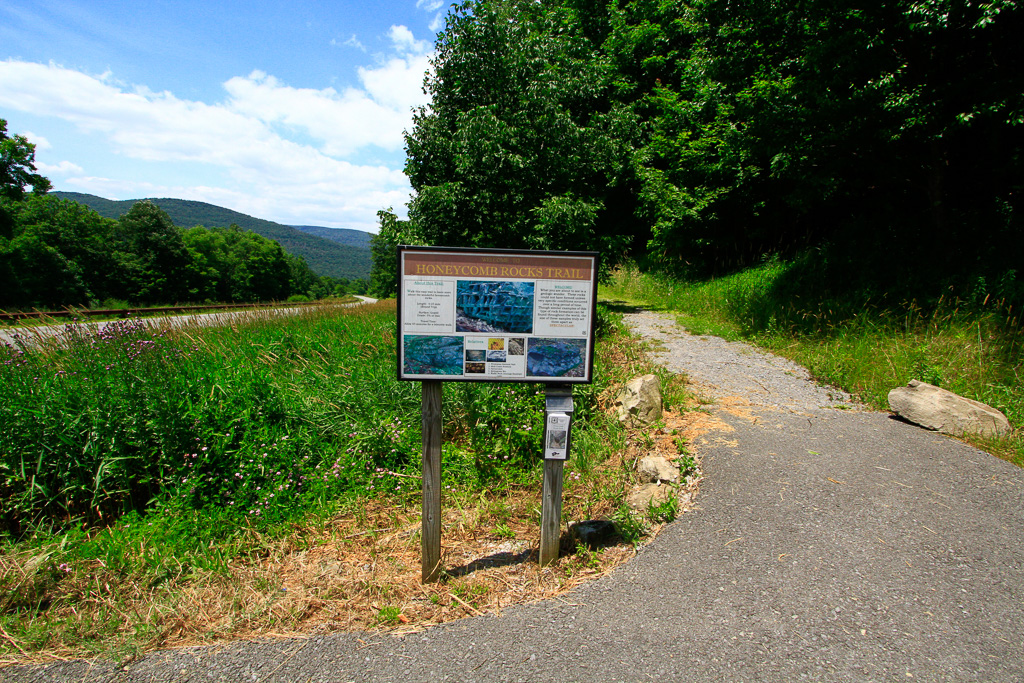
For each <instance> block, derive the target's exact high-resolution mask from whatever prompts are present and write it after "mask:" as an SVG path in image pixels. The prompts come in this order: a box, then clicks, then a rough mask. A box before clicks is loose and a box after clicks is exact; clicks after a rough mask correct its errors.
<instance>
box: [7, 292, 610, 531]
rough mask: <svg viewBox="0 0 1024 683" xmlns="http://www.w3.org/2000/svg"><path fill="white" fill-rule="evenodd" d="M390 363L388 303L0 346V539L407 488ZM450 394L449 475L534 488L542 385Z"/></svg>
mask: <svg viewBox="0 0 1024 683" xmlns="http://www.w3.org/2000/svg"><path fill="white" fill-rule="evenodd" d="M394 357H395V353H394V311H393V308H392V307H390V306H389V305H387V304H380V305H377V306H375V307H372V308H370V309H360V310H358V311H353V310H348V309H337V310H335V311H333V312H330V313H324V312H311V313H307V314H304V315H301V316H296V317H293V318H289V319H268V318H261V317H257V316H254V317H253V318H252V319H251V320H250V321H249V322H247V323H243V324H238V325H234V326H232V327H230V328H208V329H202V328H195V327H193V328H189V329H178V330H155V329H153V328H151V327H148V326H147V325H145V324H144V323H142V322H141V321H127V322H119V323H116V324H113V325H110V326H108V327H106V328H105V329H104V330H103V331H101V332H99V333H94V332H90V331H86V330H84V329H83V328H78V327H74V326H68V327H66V328H65V330H64V333H63V334H62V335H61V336H60V337H58V338H55V339H52V340H43V341H42V342H41V343H29V340H24V341H22V342H21V343H20V344H18V345H16V346H6V347H3V348H0V395H2V396H3V397H4V400H3V402H2V404H0V424H3V425H4V429H3V430H0V472H2V476H3V478H2V480H0V500H2V501H3V510H2V512H0V525H2V531H3V532H6V533H7V534H10V535H12V536H14V537H18V536H21V535H23V534H25V533H27V532H29V531H31V530H33V529H37V528H39V527H40V526H50V527H54V528H71V527H74V526H84V527H89V526H93V525H96V524H98V523H104V522H109V521H112V520H114V519H116V518H118V517H120V516H121V515H124V514H127V513H129V512H136V513H140V514H141V513H145V512H147V511H152V510H154V509H163V508H167V509H174V510H176V511H178V512H182V513H184V512H187V511H195V510H207V509H210V510H216V511H218V514H223V513H224V511H227V512H228V513H233V514H234V516H236V517H237V518H239V519H245V520H247V523H255V524H262V523H272V522H275V521H283V520H285V519H287V518H288V517H290V516H292V515H294V514H295V511H296V510H307V509H308V508H310V507H311V506H312V507H314V508H316V507H322V508H329V507H330V506H331V502H332V501H334V500H336V499H337V498H338V497H339V496H343V495H345V494H346V493H347V492H353V491H358V492H359V493H360V494H362V495H365V494H367V493H373V492H377V491H384V492H400V491H402V490H407V489H409V488H410V487H412V486H414V485H415V484H416V482H415V479H414V478H412V475H413V474H417V473H418V468H419V451H420V442H419V439H420V436H419V409H420V397H419V386H418V384H414V383H407V382H398V381H396V380H395V360H394ZM446 393H447V394H448V396H449V398H448V400H447V401H446V408H445V411H446V413H445V414H446V430H447V432H448V434H449V437H459V438H462V439H463V440H464V441H466V442H467V444H468V445H469V448H468V449H463V450H462V451H460V452H462V453H464V454H465V456H464V458H463V459H462V460H461V461H455V462H452V463H451V467H450V468H449V470H450V473H451V476H456V477H459V478H460V479H461V480H463V481H473V482H477V481H481V482H486V481H489V480H492V479H495V478H502V479H503V480H509V479H512V480H516V479H521V478H523V477H524V476H535V475H533V474H530V472H531V471H532V470H533V469H535V468H534V461H535V455H536V453H537V452H539V442H540V434H539V433H538V429H537V425H539V424H541V421H540V419H539V415H540V411H541V409H542V397H540V396H539V395H538V390H537V389H536V387H532V386H529V387H527V386H522V385H520V386H511V387H500V386H495V385H465V384H464V385H458V386H454V387H453V386H451V385H449V388H448V390H447V392H446ZM591 395H592V393H591ZM586 403H587V402H584V404H585V405H584V410H583V411H582V417H583V419H584V421H585V420H586V419H587V416H588V414H589V406H588V405H587V404H586ZM591 403H592V402H591ZM402 475H408V476H402Z"/></svg>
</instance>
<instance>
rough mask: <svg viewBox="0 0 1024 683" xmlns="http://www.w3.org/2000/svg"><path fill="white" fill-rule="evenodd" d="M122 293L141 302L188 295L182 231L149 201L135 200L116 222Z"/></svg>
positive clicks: (183, 298) (185, 255)
mask: <svg viewBox="0 0 1024 683" xmlns="http://www.w3.org/2000/svg"><path fill="white" fill-rule="evenodd" d="M116 234H117V238H118V242H119V245H118V246H119V250H118V251H117V257H118V258H117V260H118V261H119V270H120V272H119V273H118V275H119V279H120V287H121V288H122V289H121V297H120V298H124V299H127V300H130V301H137V302H141V303H147V304H153V303H174V302H177V301H183V300H186V299H188V279H189V278H188V276H189V272H188V271H189V266H190V261H191V259H190V258H189V253H188V250H187V249H186V248H185V243H184V240H183V238H182V232H181V230H179V229H178V228H177V227H175V225H174V223H172V222H171V219H170V217H169V216H168V215H167V214H166V213H165V212H164V211H163V210H162V209H161V208H160V207H158V206H157V205H156V204H153V203H152V202H137V203H136V204H134V205H133V206H132V208H131V209H129V210H128V213H126V214H125V215H123V216H121V218H120V219H119V220H118V225H117V232H116Z"/></svg>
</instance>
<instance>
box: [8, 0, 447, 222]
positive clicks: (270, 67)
mask: <svg viewBox="0 0 1024 683" xmlns="http://www.w3.org/2000/svg"><path fill="white" fill-rule="evenodd" d="M448 7H449V4H448V3H447V2H442V1H441V0H418V1H417V0H383V1H382V0H378V1H377V2H372V1H370V2H365V1H364V2H347V1H344V2H337V1H336V2H310V1H306V0H292V1H291V2H287V3H285V2H281V3H276V2H263V3H261V2H252V1H250V2H234V1H233V0H229V1H221V2H209V0H207V1H206V2H192V1H191V0H185V1H182V0H173V1H167V0H147V1H146V2H138V0H135V1H133V2H121V1H120V0H115V1H105V2H100V1H98V0H97V1H95V2H83V1H79V0H72V1H65V0H47V1H46V2H30V1H26V0H4V2H2V3H0V118H3V119H6V120H7V122H8V132H9V133H12V134H20V135H25V136H26V137H27V138H28V139H29V140H30V141H32V142H34V143H35V144H36V146H37V147H36V165H37V167H38V169H39V171H40V172H42V173H43V175H45V176H46V177H48V178H49V179H50V180H51V182H52V183H53V186H54V189H57V190H68V191H74V192H87V193H90V194H96V195H99V196H101V197H106V198H108V199H134V198H139V197H177V198H182V199H196V200H200V201H206V202H210V203H212V204H219V205H221V206H226V207H228V208H231V209H234V210H236V211H241V212H243V213H247V214H250V215H253V216H257V217H259V218H266V219H269V220H274V221H278V222H281V223H286V224H289V225H326V226H331V227H345V228H356V229H360V230H369V231H375V229H376V212H377V210H378V209H381V208H386V207H389V206H391V207H393V208H394V209H395V210H396V211H398V212H399V213H400V214H404V210H405V204H406V202H407V201H408V200H409V193H410V192H411V189H410V187H409V184H408V181H407V180H406V178H405V176H404V175H403V174H402V166H403V164H404V161H405V154H404V151H403V144H404V142H403V139H402V131H403V130H405V129H408V128H409V127H410V126H411V122H412V114H411V111H412V108H413V107H414V106H418V105H421V104H425V103H426V102H427V99H426V96H425V95H424V94H423V93H422V82H423V75H424V73H425V72H426V70H427V69H428V68H429V63H428V60H429V59H430V56H431V53H432V50H433V41H434V35H435V33H436V31H437V30H439V29H440V28H442V27H443V24H444V14H445V13H446V12H447V10H448Z"/></svg>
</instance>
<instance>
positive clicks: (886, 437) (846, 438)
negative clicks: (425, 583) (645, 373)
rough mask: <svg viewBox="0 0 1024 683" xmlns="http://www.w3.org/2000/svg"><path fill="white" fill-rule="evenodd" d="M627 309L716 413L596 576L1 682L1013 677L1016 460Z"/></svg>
mask: <svg viewBox="0 0 1024 683" xmlns="http://www.w3.org/2000/svg"><path fill="white" fill-rule="evenodd" d="M627 319H628V322H629V323H630V324H631V325H634V326H635V327H636V328H637V329H639V330H641V331H643V332H644V334H645V335H646V336H648V337H650V338H652V339H655V340H660V341H661V343H662V344H663V345H664V347H665V349H664V352H663V353H661V354H659V357H660V358H661V359H662V360H663V362H665V363H666V364H668V365H669V367H671V368H673V369H675V370H679V371H685V372H687V373H688V374H689V375H690V376H691V377H692V378H694V379H695V380H698V381H700V382H703V388H702V390H703V391H704V392H707V393H708V394H710V397H711V398H714V399H715V403H714V404H713V405H712V406H711V409H710V410H711V415H709V416H707V419H708V422H709V425H710V426H711V427H713V429H712V430H711V431H708V432H707V433H706V434H705V435H704V436H703V437H701V438H699V439H697V440H695V442H694V447H695V448H696V450H697V452H698V455H699V456H701V458H702V459H703V470H704V476H705V479H704V483H703V484H702V488H701V493H700V495H699V497H698V498H697V502H698V505H697V506H696V508H694V509H692V510H690V511H689V512H687V513H686V514H685V515H683V516H682V517H681V518H680V519H679V520H677V521H676V522H675V523H673V524H670V525H668V526H667V527H666V528H665V529H664V530H663V531H662V533H661V534H660V535H659V536H658V538H657V539H656V540H655V541H654V542H652V543H651V544H650V545H648V546H646V547H645V548H644V549H643V550H642V551H641V552H640V553H639V554H638V555H637V557H636V558H635V559H634V560H633V561H631V562H630V563H628V564H626V565H624V566H622V567H620V568H619V569H618V570H616V571H615V572H613V573H612V574H610V575H608V576H606V577H604V578H602V579H601V580H598V581H595V582H593V583H590V584H587V585H585V586H583V587H581V588H579V589H577V590H575V591H573V592H572V593H569V594H567V595H565V596H564V597H563V598H561V599H556V600H549V601H544V602H539V603H534V604H530V605H522V606H518V607H513V608H509V609H506V610H502V612H501V614H500V615H487V616H483V617H477V618H472V619H465V620H463V621H459V622H453V623H449V624H445V625H442V626H439V627H435V628H431V629H429V630H427V631H424V632H422V633H417V634H413V635H407V636H404V637H400V638H398V637H392V636H389V635H387V634H383V633H373V634H330V635H323V636H318V637H314V638H311V639H307V640H264V641H260V642H255V643H233V644H229V645H224V646H220V647H210V648H190V649H183V650H172V651H165V652H157V653H153V654H151V655H148V656H146V657H144V658H142V659H141V660H139V661H136V662H133V663H131V664H130V665H129V666H127V667H125V668H122V669H118V668H115V667H114V666H113V665H111V664H108V663H99V664H90V663H87V662H67V663H61V664H56V665H52V666H49V667H36V668H10V669H7V670H0V680H7V681H72V680H74V681H83V680H84V681H93V680H98V681H126V682H127V681H197V682H198V681H251V682H256V681H339V682H343V681H459V682H460V683H461V682H469V681H531V682H533V681H560V682H561V681H587V682H588V683H594V682H598V681H649V680H659V681H772V682H779V683H783V682H785V683H789V682H792V681H1007V682H1009V681H1014V682H1019V681H1021V680H1024V548H1022V543H1021V541H1022V539H1024V476H1022V471H1021V470H1020V469H1018V468H1016V467H1014V466H1013V465H1010V464H1009V463H1006V462H1004V461H1002V460H998V459H996V458H994V457H992V456H990V455H987V454H985V453H982V452H980V451H977V450H976V449H973V448H971V447H969V446H967V445H964V444H963V443H960V442H958V441H955V440H952V439H949V438H946V437H942V436H940V435H937V434H935V433H932V432H927V431H924V430H921V429H918V428H916V427H913V426H910V425H908V424H905V423H902V422H899V421H897V420H894V419H892V418H891V417H890V416H889V415H888V414H886V413H879V412H871V411H867V410H861V409H858V408H857V407H856V406H855V405H853V404H850V403H849V401H848V399H847V398H846V397H844V396H842V395H841V394H840V393H838V392H835V391H833V390H829V389H824V388H821V387H817V386H815V385H813V384H812V383H810V382H808V381H807V380H806V378H805V377H806V375H804V374H803V373H802V371H801V370H800V369H799V368H796V367H794V366H792V365H790V364H788V363H786V362H785V361H780V360H779V359H775V358H772V357H770V356H767V355H765V354H762V353H760V352H758V351H755V350H753V349H750V348H749V347H746V346H744V345H742V344H729V343H724V342H721V341H718V340H714V339H708V338H702V337H689V336H686V335H682V334H681V333H680V332H679V331H678V330H677V329H676V328H674V326H673V325H672V322H671V320H670V319H662V318H659V317H657V316H654V315H652V314H647V313H640V314H635V315H630V316H628V318H627ZM843 407H846V408H849V409H841V408H843Z"/></svg>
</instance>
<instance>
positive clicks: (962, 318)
mask: <svg viewBox="0 0 1024 683" xmlns="http://www.w3.org/2000/svg"><path fill="white" fill-rule="evenodd" d="M841 284H842V283H838V284H834V285H831V286H825V285H823V284H822V283H821V282H820V281H819V280H817V279H815V278H813V277H808V275H807V271H806V269H805V268H804V264H801V263H799V262H782V261H779V260H770V261H767V262H765V263H763V264H762V265H761V266H758V267H756V268H751V269H748V270H745V271H742V272H739V273H735V274H732V275H729V276H727V277H723V278H718V279H714V280H707V281H700V282H681V281H675V280H672V279H670V278H665V277H663V276H658V275H652V274H646V273H641V272H639V271H638V270H637V269H636V268H635V267H629V266H627V267H624V268H620V269H619V270H618V271H617V272H616V273H615V274H614V277H613V279H612V282H611V284H610V285H609V286H608V287H607V288H605V292H604V294H605V296H608V297H618V298H623V299H627V300H630V301H636V302H642V303H644V304H645V305H648V306H652V307H655V308H660V309H663V310H667V311H673V312H675V313H676V314H677V316H678V320H679V322H680V324H682V325H683V326H684V327H686V328H688V329H689V330H690V331H691V332H695V333H698V334H702V333H711V334H716V335H718V336H723V337H726V338H731V339H740V338H742V339H747V340H749V341H752V342H753V343H756V344H758V345H761V346H764V347H766V348H769V349H771V350H773V351H774V352H776V353H779V354H781V355H784V356H787V357H789V358H791V359H793V360H795V361H797V362H799V363H801V364H802V365H804V366H806V367H807V368H808V369H809V370H810V371H811V373H812V374H814V375H815V376H816V377H818V378H820V379H821V380H823V381H825V382H827V383H830V384H833V385H836V386H839V387H842V388H844V389H846V390H848V391H851V392H853V393H854V394H856V395H858V396H859V397H860V398H862V399H863V400H864V401H866V402H867V403H869V404H871V405H872V406H874V407H876V408H880V409H885V408H887V395H888V392H889V391H890V390H891V389H893V388H894V387H897V386H901V385H904V384H906V383H907V382H908V381H910V380H911V379H918V380H921V381H925V382H929V383H931V384H936V385H939V386H942V387H944V388H946V389H949V390H950V391H953V392H955V393H957V394H960V395H962V396H966V397H968V398H972V399H975V400H978V401H982V402H983V403H987V404H989V405H992V406H994V407H996V408H998V409H999V410H1001V411H1003V412H1004V413H1005V414H1006V415H1007V417H1008V418H1009V420H1010V422H1011V424H1013V425H1014V426H1015V427H1019V426H1020V425H1021V424H1024V385H1022V379H1024V378H1022V375H1024V357H1022V344H1024V331H1022V325H1021V320H1020V318H1019V315H1018V312H1017V311H1015V310H1014V308H1013V305H1012V303H1010V302H1008V301H1007V300H1006V299H1004V298H1001V297H998V296H995V295H993V293H992V292H988V291H985V290H984V289H983V288H975V289H974V290H973V291H970V292H964V293H961V295H960V296H958V295H957V293H956V292H952V291H950V290H946V291H945V292H943V293H941V294H940V295H938V296H936V297H935V298H934V299H931V300H928V301H916V300H910V301H907V300H900V299H898V298H894V297H891V296H888V295H884V294H883V295H875V296H871V295H869V294H867V293H865V292H857V291H844V290H843V288H842V286H841ZM982 284H983V283H982ZM984 445H985V446H986V447H987V448H989V449H990V450H992V451H993V452H995V453H997V454H1000V455H1002V456H1003V457H1006V458H1007V459H1010V460H1012V461H1014V462H1016V463H1017V464H1019V465H1021V466H1024V440H1022V438H1021V437H1020V436H1015V437H1013V438H1010V439H1006V440H1001V441H994V442H989V443H987V444H984Z"/></svg>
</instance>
